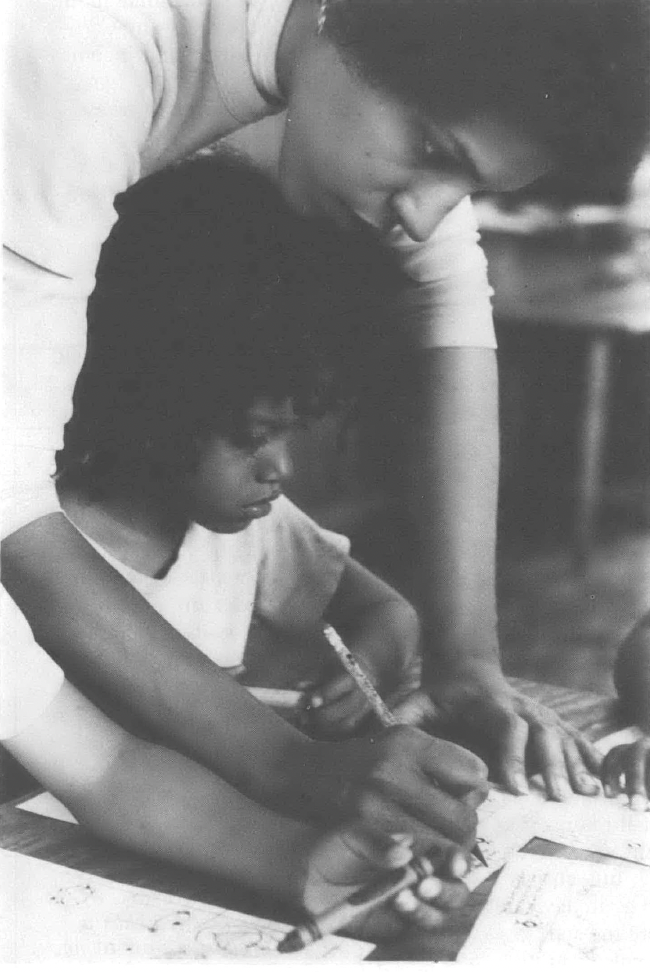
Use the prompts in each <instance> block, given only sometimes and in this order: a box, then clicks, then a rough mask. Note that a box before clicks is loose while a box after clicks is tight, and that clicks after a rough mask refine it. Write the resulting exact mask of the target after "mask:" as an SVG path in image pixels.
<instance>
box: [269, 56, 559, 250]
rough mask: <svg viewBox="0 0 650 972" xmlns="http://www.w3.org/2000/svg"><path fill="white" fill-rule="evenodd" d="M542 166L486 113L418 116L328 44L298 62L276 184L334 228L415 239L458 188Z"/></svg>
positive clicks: (528, 176)
mask: <svg viewBox="0 0 650 972" xmlns="http://www.w3.org/2000/svg"><path fill="white" fill-rule="evenodd" d="M550 167H551V160H550V158H549V156H548V153H546V152H545V151H544V150H543V149H542V148H541V147H540V146H539V145H537V144H536V143H535V141H534V140H533V139H531V138H528V137H527V136H526V135H524V134H523V133H522V132H519V131H516V130H514V129H513V128H512V127H511V126H509V125H507V124H505V123H503V122H501V121H499V119H498V117H497V116H496V115H495V116H493V117H492V116H490V117H487V116H485V117H483V116H480V117H479V116H474V117H472V118H471V120H469V121H467V122H466V123H462V124H461V123H458V124H456V123H441V124H440V125H436V124H434V122H433V121H432V120H430V119H425V118H422V117H421V116H419V115H418V114H417V113H416V112H414V111H412V110H410V109H408V108H407V107H405V106H404V105H403V104H401V102H398V101H396V100H394V99H393V100H391V99H390V98H389V97H388V96H386V95H385V94H383V93H382V92H380V91H378V90H377V89H375V88H373V87H371V86H370V85H369V84H367V83H366V82H364V81H363V80H362V79H360V78H359V76H358V75H357V74H356V73H354V72H353V71H352V70H350V69H349V68H348V67H347V66H346V64H345V63H344V62H343V61H342V60H341V58H340V56H339V55H338V53H337V51H336V49H335V48H334V47H333V46H331V45H329V44H320V45H318V46H316V48H315V50H313V51H312V52H311V55H310V57H309V58H307V59H305V61H304V62H300V63H299V64H298V67H297V70H296V73H295V75H294V79H293V87H292V90H291V92H290V95H289V104H288V114H287V122H286V125H285V130H284V136H283V142H282V150H281V155H280V182H281V185H282V188H283V191H284V194H285V196H286V198H287V199H288V200H289V202H290V203H291V204H292V205H293V207H294V208H295V209H297V210H298V211H299V212H301V213H303V214H305V215H308V216H310V215H312V216H326V217H330V218H332V219H333V220H334V221H335V222H336V223H337V224H338V225H340V226H342V227H343V228H351V227H354V226H356V225H358V224H359V221H360V220H361V221H362V222H364V223H366V224H370V225H371V226H373V227H375V228H376V229H378V230H380V231H381V232H387V231H389V230H390V229H392V228H393V227H395V226H401V228H402V229H403V230H404V231H405V232H406V233H407V235H408V236H410V237H411V238H412V239H413V240H418V241H423V240H426V239H428V237H429V236H430V235H431V233H432V232H433V231H434V229H435V228H436V226H437V225H438V224H439V223H440V221H441V220H442V219H443V218H444V216H446V214H447V213H448V212H450V211H451V210H452V209H453V208H454V207H455V206H456V205H457V204H458V203H459V202H460V200H461V199H463V198H464V197H465V196H467V195H469V194H471V193H473V192H476V191H477V190H479V189H489V190H492V191H495V192H501V191H504V192H508V191H510V190H513V189H519V188H521V187H522V186H524V185H527V184H529V183H531V182H533V181H535V180H536V179H538V178H539V177H540V176H541V175H543V174H544V173H545V172H546V171H547V170H548V169H549V168H550Z"/></svg>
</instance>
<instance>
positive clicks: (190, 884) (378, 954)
mask: <svg viewBox="0 0 650 972" xmlns="http://www.w3.org/2000/svg"><path fill="white" fill-rule="evenodd" d="M511 681H512V683H513V684H514V685H515V687H516V688H518V689H520V690H521V691H523V692H526V693H527V694H529V695H531V696H533V697H534V698H536V699H538V700H539V701H540V702H544V703H546V704H547V705H550V706H552V707H553V708H554V709H555V710H556V711H557V712H558V714H560V715H561V716H563V717H564V718H567V719H571V720H572V721H573V722H574V724H575V725H577V726H578V727H579V728H582V729H585V730H589V735H590V736H592V738H599V737H601V736H604V735H607V734H608V733H609V732H612V731H614V730H615V729H617V728H620V723H619V722H618V721H617V712H616V704H615V702H614V700H612V699H603V698H601V697H599V696H596V695H592V694H589V693H585V692H577V691H574V690H572V689H564V688H558V687H555V686H550V685H540V684H537V683H534V682H528V681H525V680H523V679H512V680H511ZM0 845H1V846H2V847H4V848H5V849H7V850H12V851H17V852H19V853H22V854H28V855H30V856H32V857H38V858H41V859H43V860H48V861H53V862H54V863H57V864H63V865H66V866H68V867H73V868H78V869H79V870H82V871H86V872H89V873H91V874H95V875H98V876H99V877H104V878H108V879H110V880H113V881H119V882H122V883H124V884H131V885H135V886H137V887H144V888H149V889H152V890H156V891H162V892H165V893H167V894H174V895H180V896H182V897H185V898H190V899H193V900H195V901H202V902H205V903H208V904H216V905H221V906H222V907H228V908H233V909H236V910H240V911H245V912H248V913H252V914H258V915H263V916H264V917H267V918H274V919H276V920H280V921H282V920H284V921H292V920H293V918H294V917H295V916H292V915H290V914H287V912H286V910H282V909H281V908H279V907H278V906H277V905H276V906H273V905H272V904H271V903H269V901H268V900H262V899H261V897H260V896H257V895H253V894H251V892H249V891H247V890H244V889H242V888H241V887H236V886H234V885H232V884H227V883H226V882H223V881H216V880H215V879H214V878H210V877H207V876H205V875H202V874H199V873H197V872H193V871H190V870H187V869H185V868H180V867H177V866H173V865H167V864H161V863H159V862H156V861H153V860H149V859H146V858H144V857H141V856H138V855H136V854H133V853H130V852H124V851H121V850H119V849H117V848H115V847H114V846H112V845H109V844H107V843H105V842H103V841H100V840H98V839H96V838H94V837H92V836H90V835H89V834H88V833H87V832H85V831H84V830H83V829H82V828H80V827H78V826H75V825H74V824H69V823H62V822H61V821H58V820H50V819H47V818H44V817H39V816H36V815H35V814H31V813H27V812H25V811H23V810H18V809H16V807H15V806H14V805H13V804H5V805H4V806H2V807H0ZM526 850H527V851H530V852H531V853H535V854H547V855H552V856H562V857H571V858H574V859H579V860H601V861H603V862H604V863H610V864H611V863H612V862H611V859H608V858H605V857H602V856H601V855H598V854H591V853H587V852H582V851H577V850H572V849H569V848H560V847H559V846H558V845H555V844H550V843H548V842H546V841H542V840H537V839H535V840H533V841H531V842H530V844H528V845H527V848H526ZM619 863H620V862H617V864H619ZM629 866H630V867H634V866H638V865H633V864H630V865H629ZM495 879H496V876H493V877H491V878H489V879H488V880H487V881H485V882H484V883H483V884H482V885H481V886H480V887H479V888H477V889H476V890H475V891H474V892H473V893H472V894H471V895H470V898H469V900H468V902H467V904H466V905H465V907H464V908H462V909H460V910H459V911H458V912H457V913H456V914H455V915H454V916H453V918H452V919H451V920H450V921H449V923H448V925H447V926H446V928H445V929H443V930H442V931H440V932H437V933H436V934H431V933H424V932H422V933H420V932H412V931H410V932H408V933H406V934H405V935H404V937H403V938H402V939H400V940H398V941H395V942H392V943H391V944H389V945H383V946H379V947H378V948H377V949H376V950H375V952H374V953H373V954H372V956H371V957H370V958H371V959H374V960H385V961H389V960H417V959H421V960H424V959H428V960H437V961H443V960H447V961H450V960H453V959H454V958H455V957H456V955H457V954H458V951H459V950H460V948H461V946H462V944H463V942H464V941H465V939H466V938H467V935H468V934H469V932H470V929H471V927H472V925H473V924H474V922H475V921H476V919H477V917H478V915H479V912H480V911H481V908H482V907H483V905H484V904H485V901H486V900H487V897H488V894H489V892H490V890H491V888H492V885H493V884H494V881H495Z"/></svg>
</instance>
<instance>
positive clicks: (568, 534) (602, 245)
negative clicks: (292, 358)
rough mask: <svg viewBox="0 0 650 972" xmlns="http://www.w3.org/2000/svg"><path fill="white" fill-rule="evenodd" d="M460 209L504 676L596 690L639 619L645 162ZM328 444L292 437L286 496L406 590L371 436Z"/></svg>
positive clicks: (648, 194) (647, 526)
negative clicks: (482, 258)
mask: <svg viewBox="0 0 650 972" xmlns="http://www.w3.org/2000/svg"><path fill="white" fill-rule="evenodd" d="M278 132H279V125H278V122H277V119H267V120H266V121H265V122H263V123H261V124H260V125H257V126H252V127H251V128H249V129H246V130H245V131H244V132H243V133H239V134H238V136H237V137H236V138H234V139H232V141H231V144H232V145H233V146H234V147H235V148H236V149H238V150H240V151H243V152H245V153H246V154H249V155H251V156H252V157H254V158H255V159H256V160H257V161H258V162H260V163H261V164H262V165H263V166H264V165H266V164H267V163H268V161H269V159H270V158H271V157H272V151H271V150H272V148H273V145H274V141H275V140H276V139H277V138H278ZM474 202H475V206H476V210H477V213H478V217H479V222H480V226H481V236H482V244H483V246H484V249H485V251H486V253H487V256H488V262H489V268H490V270H489V272H490V282H491V284H492V287H493V289H494V300H493V303H494V313H495V322H496V327H497V337H498V341H499V371H500V387H501V392H500V395H501V401H500V407H501V435H502V455H501V494H500V513H499V517H500V518H499V550H498V597H499V612H500V626H501V645H502V652H503V657H504V667H505V670H506V672H507V673H508V674H511V675H518V676H521V677H524V678H533V679H538V680H541V681H546V682H551V683H555V684H559V685H566V686H571V687H575V688H580V689H583V690H591V691H596V692H605V693H608V694H609V693H611V692H612V691H613V684H612V678H611V669H612V662H613V657H614V654H615V650H616V647H617V645H618V644H619V643H620V641H621V640H622V638H623V636H624V635H625V634H626V632H627V631H628V630H629V629H630V628H631V627H632V625H633V624H634V622H635V621H636V620H637V619H638V618H639V617H640V615H641V614H643V613H644V612H645V611H647V610H650V153H649V154H648V156H647V157H646V159H645V160H644V161H643V163H642V165H641V166H640V168H639V170H638V171H637V173H636V176H635V179H634V181H633V183H632V184H631V185H630V186H624V187H623V186H602V185H600V186H582V187H579V188H576V186H574V185H572V186H569V185H562V184H561V183H556V184H555V185H550V184H548V185H546V186H545V187H544V188H543V190H536V191H533V190H528V191H524V192H521V193H518V194H516V195H510V196H508V197H499V198H492V197H480V198H476V199H475V200H474ZM337 433H338V427H337V423H336V421H335V420H334V419H331V418H330V419H326V420H324V421H323V422H321V423H320V425H319V427H318V430H317V434H316V435H315V436H313V435H311V436H310V437H306V436H305V437H301V438H299V439H298V441H297V442H296V447H295V457H294V458H295V467H296V468H295V476H294V480H293V483H292V486H291V488H290V489H289V490H288V492H289V493H290V495H291V496H292V497H293V498H294V499H295V500H296V501H297V502H299V503H300V504H301V505H302V506H304V507H305V508H306V509H307V510H308V511H309V512H311V513H312V515H314V516H315V518H316V519H318V520H319V521H320V522H322V523H323V524H324V525H325V526H329V527H331V528H332V529H338V530H341V531H342V532H345V533H348V534H349V535H350V536H351V537H352V539H353V551H354V552H355V553H356V555H357V556H358V557H359V558H360V559H361V560H364V561H365V562H367V563H368V564H369V566H372V567H373V568H375V569H376V570H378V572H380V573H382V574H383V575H384V576H385V577H387V578H388V579H390V580H391V581H393V582H394V583H395V584H396V585H397V586H398V587H400V588H401V589H402V590H404V592H405V593H406V594H408V593H409V588H410V586H411V580H410V578H409V576H408V573H407V572H405V565H410V564H411V561H412V559H413V558H412V553H411V551H412V549H413V539H414V533H413V530H414V527H413V525H412V524H411V523H410V522H409V521H408V517H407V516H406V514H405V512H404V510H403V507H402V505H401V504H400V502H399V500H396V498H395V493H394V489H393V487H392V486H391V475H390V464H389V463H388V464H387V462H386V457H385V456H383V458H382V457H381V451H382V450H381V447H380V449H379V451H378V453H377V452H373V448H368V442H367V441H364V437H365V439H367V437H368V431H367V430H366V431H365V432H364V431H363V430H361V429H356V430H354V431H353V434H352V435H351V436H349V437H348V440H347V442H346V445H345V447H344V448H341V446H340V443H339V442H338V434H337ZM371 438H372V436H371ZM373 445H374V446H375V447H376V445H377V443H376V442H375V443H373ZM373 455H374V458H373ZM378 456H379V458H378Z"/></svg>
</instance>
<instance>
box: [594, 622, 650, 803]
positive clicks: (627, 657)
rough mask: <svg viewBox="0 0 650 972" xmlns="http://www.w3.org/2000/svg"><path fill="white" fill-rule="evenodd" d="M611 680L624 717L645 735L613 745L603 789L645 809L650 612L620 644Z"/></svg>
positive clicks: (649, 794) (649, 771)
mask: <svg viewBox="0 0 650 972" xmlns="http://www.w3.org/2000/svg"><path fill="white" fill-rule="evenodd" d="M614 681H615V683H616V688H617V689H618V694H619V696H620V699H621V705H622V707H623V710H624V712H625V716H626V718H629V719H631V720H633V721H634V722H635V723H636V724H637V725H638V726H640V727H641V729H643V731H644V733H645V734H646V735H645V736H644V737H642V738H641V739H639V740H638V741H637V742H635V743H632V744H631V745H629V746H615V747H614V749H612V750H610V751H609V753H608V754H607V756H605V759H604V760H603V766H602V771H601V775H602V780H603V783H604V785H605V790H606V792H607V793H608V794H609V795H611V796H616V795H617V794H618V793H621V792H622V791H623V790H625V792H626V793H627V794H628V796H629V798H630V806H631V807H632V809H633V810H647V809H648V800H649V798H650V612H648V614H646V615H645V616H644V617H643V618H641V620H640V621H639V623H638V624H637V625H636V627H635V628H633V629H632V631H631V632H630V634H629V635H628V636H627V638H626V639H625V641H624V642H623V644H622V645H621V647H620V649H619V652H618V656H617V658H616V663H615V667H614Z"/></svg>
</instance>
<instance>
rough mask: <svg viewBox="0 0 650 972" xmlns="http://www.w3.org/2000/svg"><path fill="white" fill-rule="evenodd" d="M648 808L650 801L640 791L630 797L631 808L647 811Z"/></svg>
mask: <svg viewBox="0 0 650 972" xmlns="http://www.w3.org/2000/svg"><path fill="white" fill-rule="evenodd" d="M647 808H648V801H647V800H646V798H645V797H644V796H641V794H640V793H635V794H634V795H633V796H632V797H631V798H630V809H631V810H641V811H645V810H647Z"/></svg>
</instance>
